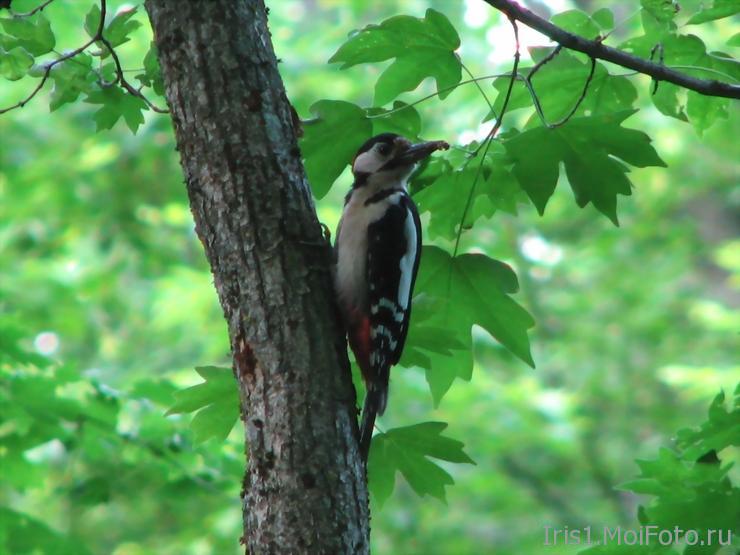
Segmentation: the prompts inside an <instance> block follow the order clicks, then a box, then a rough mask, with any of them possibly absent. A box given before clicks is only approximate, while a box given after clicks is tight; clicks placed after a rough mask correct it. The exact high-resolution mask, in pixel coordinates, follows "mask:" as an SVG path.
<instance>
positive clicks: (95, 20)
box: [85, 2, 100, 38]
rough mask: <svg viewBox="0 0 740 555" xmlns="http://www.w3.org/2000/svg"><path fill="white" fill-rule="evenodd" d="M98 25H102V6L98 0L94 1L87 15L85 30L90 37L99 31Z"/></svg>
mask: <svg viewBox="0 0 740 555" xmlns="http://www.w3.org/2000/svg"><path fill="white" fill-rule="evenodd" d="M98 27H100V7H99V6H98V3H97V2H96V3H93V5H92V6H91V7H90V11H89V12H87V15H86V16H85V32H87V35H88V36H89V37H90V38H93V37H94V36H95V35H96V34H97V33H98Z"/></svg>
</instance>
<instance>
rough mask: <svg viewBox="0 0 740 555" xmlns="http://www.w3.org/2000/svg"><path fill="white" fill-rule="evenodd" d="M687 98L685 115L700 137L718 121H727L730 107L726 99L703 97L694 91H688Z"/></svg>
mask: <svg viewBox="0 0 740 555" xmlns="http://www.w3.org/2000/svg"><path fill="white" fill-rule="evenodd" d="M687 97H688V101H687V103H686V113H687V114H688V116H689V121H691V124H692V125H693V126H694V128H695V129H696V131H697V132H698V133H699V134H700V135H701V134H702V133H703V132H704V131H705V130H706V129H709V127H711V126H712V124H714V123H715V122H716V121H717V120H718V119H720V118H722V119H727V117H728V112H727V109H728V108H729V105H730V101H729V99H728V98H716V97H711V96H705V95H703V94H699V93H698V92H694V91H689V92H688V93H687Z"/></svg>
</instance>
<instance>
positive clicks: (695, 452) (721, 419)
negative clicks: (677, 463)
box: [676, 392, 740, 460]
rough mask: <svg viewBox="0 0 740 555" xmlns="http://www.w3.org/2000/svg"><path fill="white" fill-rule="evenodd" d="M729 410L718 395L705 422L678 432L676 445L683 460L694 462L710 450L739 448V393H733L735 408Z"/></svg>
mask: <svg viewBox="0 0 740 555" xmlns="http://www.w3.org/2000/svg"><path fill="white" fill-rule="evenodd" d="M730 409H731V410H728V408H727V407H725V394H724V393H719V394H718V395H717V396H716V397H715V398H714V401H712V404H711V406H710V407H709V415H708V418H707V421H706V422H704V423H703V424H701V426H699V428H695V429H689V428H685V429H682V430H679V431H678V433H677V434H676V443H677V446H678V447H679V448H680V449H682V450H683V452H684V453H683V457H684V458H686V459H689V460H696V459H698V458H699V457H700V456H702V455H704V454H705V453H707V452H709V451H711V450H714V451H716V452H718V453H719V452H720V451H722V450H723V449H725V448H727V447H730V446H736V447H737V446H740V392H736V393H735V406H734V407H730Z"/></svg>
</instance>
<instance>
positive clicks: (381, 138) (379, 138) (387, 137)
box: [355, 133, 400, 157]
mask: <svg viewBox="0 0 740 555" xmlns="http://www.w3.org/2000/svg"><path fill="white" fill-rule="evenodd" d="M398 137H400V135H396V134H395V133H381V134H380V135H375V136H374V137H373V138H371V139H368V140H367V141H365V142H364V143H362V146H361V147H360V148H359V149H358V150H357V154H356V155H355V157H357V156H359V155H360V154H362V153H363V152H367V151H368V150H370V149H371V148H373V147H374V146H375V145H376V144H378V143H388V144H389V145H391V146H393V144H394V142H395V141H396V139H397V138H398Z"/></svg>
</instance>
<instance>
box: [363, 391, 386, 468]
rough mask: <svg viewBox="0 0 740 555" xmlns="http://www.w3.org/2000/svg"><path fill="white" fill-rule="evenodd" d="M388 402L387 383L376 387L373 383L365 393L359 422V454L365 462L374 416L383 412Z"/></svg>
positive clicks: (371, 435)
mask: <svg viewBox="0 0 740 555" xmlns="http://www.w3.org/2000/svg"><path fill="white" fill-rule="evenodd" d="M387 402H388V385H387V383H386V384H383V385H380V387H378V386H377V385H375V384H373V385H371V386H370V387H369V388H368V391H367V395H365V405H364V406H363V408H362V422H361V423H360V456H361V457H362V460H363V461H365V462H367V457H368V455H369V453H370V440H371V438H372V437H373V429H374V428H375V418H376V417H377V416H378V415H382V414H383V412H385V406H386V404H387Z"/></svg>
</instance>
